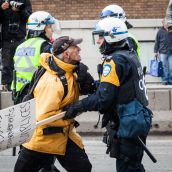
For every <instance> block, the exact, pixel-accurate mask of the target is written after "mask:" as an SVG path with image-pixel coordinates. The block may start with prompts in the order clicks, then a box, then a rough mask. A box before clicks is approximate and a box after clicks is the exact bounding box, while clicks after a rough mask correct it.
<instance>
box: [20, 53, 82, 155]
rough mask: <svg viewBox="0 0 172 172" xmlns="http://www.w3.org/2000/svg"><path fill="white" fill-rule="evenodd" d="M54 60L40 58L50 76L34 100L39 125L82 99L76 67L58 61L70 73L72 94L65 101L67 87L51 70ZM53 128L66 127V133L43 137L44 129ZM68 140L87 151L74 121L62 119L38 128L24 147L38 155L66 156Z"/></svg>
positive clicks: (42, 56) (69, 88)
mask: <svg viewBox="0 0 172 172" xmlns="http://www.w3.org/2000/svg"><path fill="white" fill-rule="evenodd" d="M50 56H51V55H50V54H48V53H44V54H42V55H41V58H40V63H41V65H42V66H43V67H44V68H45V69H46V72H45V73H44V75H43V76H42V77H41V78H40V80H39V82H38V84H37V86H36V88H35V90H34V97H35V98H36V115H37V117H36V118H37V121H40V120H43V119H45V118H48V117H50V116H53V115H55V114H58V113H60V112H62V108H63V107H64V106H66V105H68V104H70V103H72V102H74V101H76V100H78V98H79V86H78V84H77V83H76V81H75V76H74V75H73V69H74V68H75V67H76V66H75V65H72V64H67V63H64V62H63V61H61V60H59V59H58V58H55V57H54V60H55V63H56V64H58V66H59V67H60V68H62V69H63V70H64V71H65V72H66V74H65V76H66V79H67V82H68V93H67V95H66V97H65V98H64V99H63V100H62V98H63V95H64V87H63V85H62V83H61V81H60V79H59V77H58V76H57V75H56V73H55V72H54V71H52V70H51V69H50V68H49V66H48V64H47V59H48V58H50ZM49 126H54V127H59V126H63V127H64V132H63V133H56V134H50V135H43V131H42V129H43V128H47V127H49ZM68 138H70V139H71V140H72V141H73V142H75V143H76V144H77V145H78V146H79V147H80V148H84V146H83V143H82V140H81V137H80V136H79V134H77V133H76V131H75V127H74V120H63V119H60V120H56V121H53V122H51V123H48V124H46V125H43V126H40V127H37V128H36V129H35V131H34V134H33V136H32V138H31V140H30V141H29V142H27V143H25V144H24V145H23V146H24V147H26V148H28V149H30V150H34V151H38V152H43V153H50V154H59V155H64V154H65V152H66V144H67V141H68Z"/></svg>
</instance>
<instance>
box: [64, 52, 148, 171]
mask: <svg viewBox="0 0 172 172" xmlns="http://www.w3.org/2000/svg"><path fill="white" fill-rule="evenodd" d="M104 58H105V59H104V62H103V64H102V74H101V77H100V85H99V87H98V89H97V91H96V93H95V94H92V95H90V96H88V97H87V98H84V99H82V100H81V101H80V102H79V104H80V107H78V105H77V106H76V104H77V103H73V104H72V105H69V106H68V107H66V109H65V110H67V113H66V115H65V116H66V118H67V119H69V118H72V116H73V117H74V116H75V115H74V114H77V113H76V112H84V111H97V110H98V111H99V112H100V113H102V114H104V115H103V119H102V127H105V126H106V127H109V123H111V122H113V124H114V125H113V126H111V128H110V134H111V135H112V140H111V139H110V145H108V147H110V150H108V152H110V156H111V157H115V158H116V159H117V161H116V168H117V171H118V172H128V171H134V170H136V171H139V172H142V171H144V167H143V165H142V164H141V161H142V157H143V148H142V147H141V146H140V144H139V143H138V141H137V139H136V137H137V135H139V136H140V137H141V138H142V140H143V141H144V142H145V140H146V136H147V134H148V132H149V129H150V125H151V115H150V113H149V112H148V111H147V108H146V106H147V105H148V97H147V93H146V87H145V84H144V76H143V72H142V68H141V64H140V62H139V59H138V57H137V56H136V54H135V52H130V51H128V50H125V49H123V50H116V51H114V52H113V53H111V54H109V55H108V56H105V57H104ZM133 102H134V103H135V102H137V103H136V104H137V105H138V106H137V105H136V106H135V105H133ZM76 107H77V108H76ZM126 107H129V108H128V109H127V108H126ZM140 108H141V109H142V110H143V111H144V112H145V114H146V116H147V118H146V119H138V122H141V123H140V124H142V123H143V126H142V125H140V124H138V125H137V126H135V127H133V128H132V126H134V125H136V123H137V121H135V122H136V123H134V124H133V123H130V122H131V121H129V119H128V118H124V119H123V118H122V115H123V114H124V112H127V113H128V112H129V113H130V112H131V111H132V113H131V114H132V115H133V114H134V115H135V112H136V113H137V111H139V110H138V109H140ZM70 110H71V112H70ZM135 110H136V111H135ZM142 110H141V111H142ZM133 111H134V112H133ZM129 113H128V114H129ZM121 114H122V115H121ZM68 115H69V116H68ZM125 115H126V114H125ZM126 116H127V115H126ZM129 116H130V115H129ZM143 116H144V115H143ZM143 118H144V117H143ZM125 119H126V120H125ZM127 120H128V121H127ZM145 120H146V121H147V122H144V121H145ZM126 122H128V124H127V125H126ZM110 125H111V124H110ZM135 128H136V130H137V129H138V130H137V131H136V130H135ZM142 128H146V129H147V130H142ZM131 129H132V130H131ZM112 142H114V143H112ZM108 144H109V141H108ZM112 150H113V151H112Z"/></svg>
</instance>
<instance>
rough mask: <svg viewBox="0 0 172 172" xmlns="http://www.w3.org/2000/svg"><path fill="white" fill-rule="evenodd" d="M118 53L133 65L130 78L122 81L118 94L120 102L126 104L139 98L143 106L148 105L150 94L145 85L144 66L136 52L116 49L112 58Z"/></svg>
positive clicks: (118, 101)
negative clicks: (148, 94)
mask: <svg viewBox="0 0 172 172" xmlns="http://www.w3.org/2000/svg"><path fill="white" fill-rule="evenodd" d="M116 55H120V58H123V59H124V60H125V61H126V63H129V64H130V65H131V67H132V72H131V74H130V75H129V76H128V78H127V79H126V80H125V81H124V83H121V86H120V87H119V94H118V100H117V103H118V104H126V103H129V102H130V101H132V100H134V99H137V100H138V101H139V102H140V103H141V104H142V105H143V106H147V105H148V96H147V90H146V85H145V79H144V75H143V70H142V66H141V64H140V62H139V60H138V58H137V56H136V54H135V52H131V51H124V50H123V51H116V52H115V53H113V54H112V55H111V56H112V59H115V56H116Z"/></svg>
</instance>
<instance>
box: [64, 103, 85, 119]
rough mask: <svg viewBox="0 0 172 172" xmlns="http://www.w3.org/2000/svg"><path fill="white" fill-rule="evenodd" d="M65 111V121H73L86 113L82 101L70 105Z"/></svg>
mask: <svg viewBox="0 0 172 172" xmlns="http://www.w3.org/2000/svg"><path fill="white" fill-rule="evenodd" d="M64 111H66V113H65V116H64V117H63V119H73V118H75V117H76V116H78V115H79V114H80V113H82V112H85V109H84V107H83V104H82V101H77V102H75V103H72V104H70V105H67V106H65V107H64Z"/></svg>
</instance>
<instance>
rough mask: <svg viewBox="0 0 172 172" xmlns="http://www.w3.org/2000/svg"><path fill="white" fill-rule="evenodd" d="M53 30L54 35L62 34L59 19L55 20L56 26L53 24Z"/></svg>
mask: <svg viewBox="0 0 172 172" xmlns="http://www.w3.org/2000/svg"><path fill="white" fill-rule="evenodd" d="M52 29H53V33H54V34H60V33H61V26H60V22H59V21H58V20H57V19H54V24H52Z"/></svg>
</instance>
